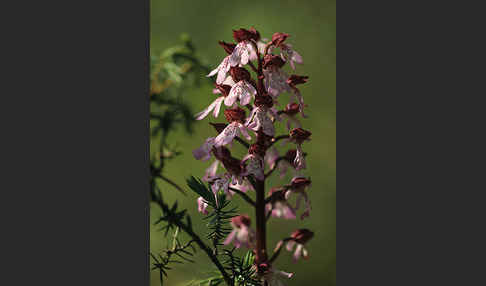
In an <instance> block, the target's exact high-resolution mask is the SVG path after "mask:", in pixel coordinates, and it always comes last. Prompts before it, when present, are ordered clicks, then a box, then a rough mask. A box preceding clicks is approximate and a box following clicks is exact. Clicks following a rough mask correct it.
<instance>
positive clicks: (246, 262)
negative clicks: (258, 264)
mask: <svg viewBox="0 0 486 286" xmlns="http://www.w3.org/2000/svg"><path fill="white" fill-rule="evenodd" d="M254 260H255V255H254V254H253V251H248V252H247V253H246V255H245V257H243V267H245V268H246V267H250V266H252V265H253V261H254Z"/></svg>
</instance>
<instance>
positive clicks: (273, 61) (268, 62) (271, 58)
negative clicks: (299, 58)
mask: <svg viewBox="0 0 486 286" xmlns="http://www.w3.org/2000/svg"><path fill="white" fill-rule="evenodd" d="M284 64H285V61H284V60H283V59H282V58H281V57H279V56H276V55H270V54H268V55H265V57H264V58H263V68H264V69H266V68H268V67H271V66H274V67H277V68H281V67H283V65H284Z"/></svg>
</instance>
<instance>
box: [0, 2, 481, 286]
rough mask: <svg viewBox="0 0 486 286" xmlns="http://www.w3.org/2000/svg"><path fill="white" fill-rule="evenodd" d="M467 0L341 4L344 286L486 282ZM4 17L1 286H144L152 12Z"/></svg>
mask: <svg viewBox="0 0 486 286" xmlns="http://www.w3.org/2000/svg"><path fill="white" fill-rule="evenodd" d="M210 3H212V2H210ZM476 3H478V6H475V5H474V4H475V3H474V2H472V1H470V2H468V1H465V2H464V3H462V2H461V4H460V5H458V4H457V3H445V2H437V1H415V2H414V1H412V2H390V1H366V2H363V1H350V0H339V1H338V3H337V4H338V8H337V11H338V22H339V24H338V26H337V35H339V36H338V37H339V40H338V41H337V53H338V56H337V58H338V59H339V63H338V64H337V74H339V77H338V79H337V87H338V88H337V94H338V97H337V98H338V102H339V103H338V106H339V112H338V117H339V120H338V122H339V124H338V128H337V130H338V133H339V135H338V136H337V141H338V143H337V146H338V152H339V154H340V155H339V160H338V169H339V175H338V176H337V178H338V181H339V184H338V185H339V200H338V205H339V207H338V208H337V210H338V216H337V220H338V221H339V223H338V224H337V225H338V229H339V230H338V231H337V237H338V239H337V240H338V241H339V247H338V248H339V251H338V252H339V254H338V263H337V264H338V265H339V271H338V280H339V285H360V284H373V285H387V286H388V285H484V284H486V283H485V276H484V274H483V272H484V271H483V269H484V266H485V264H484V259H483V258H484V256H485V254H486V251H485V244H484V241H485V237H484V231H483V227H482V226H483V225H484V217H485V214H484V210H485V208H484V200H483V199H482V196H483V193H484V190H485V189H486V187H485V184H484V179H483V177H484V176H483V174H484V159H485V153H484V146H485V142H484V136H483V132H482V130H484V124H483V122H484V120H482V119H483V117H484V110H483V109H484V108H483V106H484V105H483V104H481V100H482V97H483V96H482V95H483V94H485V93H486V92H485V90H484V84H483V80H482V79H483V77H484V76H483V74H484V72H482V70H483V66H484V62H485V58H484V48H485V47H484V44H483V43H482V42H483V41H482V37H481V36H478V35H482V34H483V26H484V23H483V22H484V17H483V15H482V14H483V11H484V10H483V9H480V8H481V7H480V6H479V5H480V3H479V2H476ZM1 5H2V9H0V13H2V17H1V20H2V21H3V23H4V25H2V29H3V30H2V31H3V32H4V33H3V38H2V49H3V50H2V53H1V54H0V56H1V57H2V65H1V66H0V69H1V70H2V72H3V75H4V78H3V80H2V84H1V85H0V88H1V91H0V92H1V94H2V104H1V105H0V109H1V112H0V117H1V119H2V120H0V126H1V127H2V136H1V138H2V140H1V144H2V145H1V147H2V148H0V152H1V156H2V160H0V166H1V169H2V179H1V180H0V190H1V192H0V196H1V197H0V204H1V207H0V214H1V216H0V222H1V223H2V235H1V237H0V240H1V244H0V247H1V251H2V255H1V256H0V260H1V262H2V269H1V273H2V275H1V276H0V280H1V282H0V284H1V285H30V284H33V285H37V284H49V285H66V283H68V284H70V285H99V284H105V285H129V286H131V285H147V284H148V283H149V277H148V274H149V272H148V264H147V263H148V231H147V228H146V227H147V225H146V223H148V215H147V214H146V213H145V211H146V208H147V205H148V202H147V197H146V193H147V192H148V186H147V185H146V184H147V182H148V176H149V174H148V170H147V171H145V169H144V168H147V167H148V156H147V153H148V150H147V147H148V132H146V131H148V98H146V97H143V96H140V94H142V93H144V92H145V94H146V83H148V80H147V81H146V82H144V80H143V79H142V78H141V77H140V76H141V75H144V76H145V78H146V79H148V71H147V70H146V69H145V67H144V66H143V64H141V63H143V62H144V59H148V46H147V45H146V43H147V39H148V34H146V32H147V31H148V21H149V17H148V13H145V12H148V10H147V9H146V8H147V7H148V1H147V2H144V1H138V0H137V1H128V2H120V1H103V2H100V1H94V0H93V1H89V0H86V1H83V2H76V3H74V2H73V3H71V2H70V3H66V2H62V1H43V2H39V1H32V2H30V3H28V2H25V1H23V2H5V3H4V2H2V4H1ZM5 6H6V7H5ZM12 6H14V7H12ZM114 7H116V8H114ZM278 7H279V6H274V7H272V8H271V9H273V10H275V9H278ZM232 12H233V11H232V10H228V12H227V13H229V14H230V13H232ZM166 13H174V14H178V15H180V16H181V17H184V11H181V10H173V11H167V12H166ZM289 22H290V23H292V19H289ZM145 23H147V24H146V25H144V24H145ZM287 30H290V29H287ZM218 35H219V34H218ZM296 36H297V34H296ZM299 51H300V50H299ZM303 54H304V53H303ZM304 56H306V55H305V54H304ZM304 59H305V58H304ZM212 60H213V59H211V61H212ZM139 77H140V78H139ZM309 87H310V85H309ZM120 98H122V99H121V100H120ZM134 106H138V108H134ZM134 109H136V110H137V111H134ZM121 119H123V120H121ZM134 122H137V123H134ZM113 126H117V128H115V129H112V127H113ZM310 145H311V144H309V146H310ZM113 146H116V148H114V147H113ZM120 154H122V155H120ZM129 158H130V159H129ZM120 177H123V178H124V179H123V180H119V178H120ZM117 178H118V179H117ZM128 180H131V181H132V183H133V185H132V184H127V181H128ZM135 185H136V186H135ZM137 201H139V202H140V204H138V203H135V202H137ZM315 283H319V280H317V279H316V280H315Z"/></svg>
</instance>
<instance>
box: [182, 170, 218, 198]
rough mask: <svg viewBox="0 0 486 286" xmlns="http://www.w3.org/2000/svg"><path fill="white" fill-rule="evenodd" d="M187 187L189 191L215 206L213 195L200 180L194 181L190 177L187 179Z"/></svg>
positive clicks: (194, 179) (192, 177)
mask: <svg viewBox="0 0 486 286" xmlns="http://www.w3.org/2000/svg"><path fill="white" fill-rule="evenodd" d="M187 185H188V186H189V188H190V189H191V190H193V191H194V192H195V193H196V194H198V195H199V196H201V197H202V198H203V199H204V200H205V201H207V202H208V203H209V204H211V205H215V204H216V201H215V199H214V195H213V193H212V192H211V191H210V190H209V189H208V188H207V187H206V186H205V185H204V184H203V182H202V181H201V180H199V179H196V178H195V177H194V176H191V177H190V178H189V179H187Z"/></svg>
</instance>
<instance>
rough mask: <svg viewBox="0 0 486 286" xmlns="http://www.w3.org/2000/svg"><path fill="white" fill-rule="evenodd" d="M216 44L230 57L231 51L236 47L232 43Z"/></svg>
mask: <svg viewBox="0 0 486 286" xmlns="http://www.w3.org/2000/svg"><path fill="white" fill-rule="evenodd" d="M218 44H219V45H220V46H221V47H223V49H224V51H225V52H226V53H227V54H228V55H231V53H233V50H234V49H235V47H236V44H233V43H226V42H224V41H219V42H218Z"/></svg>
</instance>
